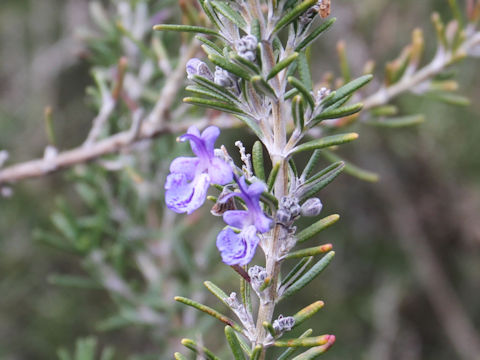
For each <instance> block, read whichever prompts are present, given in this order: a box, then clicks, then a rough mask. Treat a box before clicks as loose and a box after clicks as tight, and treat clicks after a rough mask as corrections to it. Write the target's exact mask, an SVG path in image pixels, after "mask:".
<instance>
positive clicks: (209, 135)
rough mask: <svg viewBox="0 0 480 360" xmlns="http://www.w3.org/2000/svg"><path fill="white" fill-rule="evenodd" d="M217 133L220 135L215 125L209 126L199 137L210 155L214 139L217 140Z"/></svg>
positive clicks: (211, 154)
mask: <svg viewBox="0 0 480 360" xmlns="http://www.w3.org/2000/svg"><path fill="white" fill-rule="evenodd" d="M219 135H220V129H219V128H218V127H216V126H209V127H207V128H206V129H205V130H203V132H202V136H201V138H202V140H203V142H204V144H205V148H206V149H207V152H208V154H209V155H210V156H213V149H214V147H215V141H217V138H218V136H219Z"/></svg>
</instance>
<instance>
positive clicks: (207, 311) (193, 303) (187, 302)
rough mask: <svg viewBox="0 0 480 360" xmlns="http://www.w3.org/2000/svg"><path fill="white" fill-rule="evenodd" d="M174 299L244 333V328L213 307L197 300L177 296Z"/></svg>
mask: <svg viewBox="0 0 480 360" xmlns="http://www.w3.org/2000/svg"><path fill="white" fill-rule="evenodd" d="M174 299H175V301H178V302H181V303H183V304H185V305H188V306H191V307H194V308H195V309H197V310H200V311H202V312H204V313H205V314H208V315H210V316H212V317H214V318H215V319H218V320H220V321H221V322H223V323H224V324H226V325H229V326H231V327H232V328H233V329H235V330H236V331H238V332H242V328H241V327H240V326H239V325H238V324H237V323H235V322H234V321H233V320H232V319H230V318H228V317H227V316H225V315H223V314H221V313H219V312H218V311H217V310H214V309H212V308H211V307H208V306H206V305H203V304H200V303H198V302H196V301H195V300H191V299H188V298H185V297H182V296H176V297H175V298H174Z"/></svg>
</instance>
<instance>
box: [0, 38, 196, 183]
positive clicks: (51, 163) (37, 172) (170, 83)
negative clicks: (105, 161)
mask: <svg viewBox="0 0 480 360" xmlns="http://www.w3.org/2000/svg"><path fill="white" fill-rule="evenodd" d="M198 48H199V44H198V42H196V41H194V42H192V43H191V44H190V45H189V46H188V47H186V48H184V49H183V52H182V54H181V57H180V59H179V62H178V65H177V68H176V69H175V71H174V72H173V73H172V74H171V75H170V76H169V77H168V79H167V82H166V83H165V86H164V87H163V89H162V92H161V94H160V95H159V97H158V99H159V100H158V102H157V104H156V106H155V107H154V109H153V111H152V112H151V113H150V114H149V115H148V116H146V117H145V118H144V119H139V121H133V124H132V127H131V129H129V130H127V131H123V132H120V133H117V134H114V135H111V136H109V137H107V138H105V139H102V140H98V141H94V142H91V143H88V144H85V145H82V146H79V147H76V148H74V149H71V150H67V151H63V152H60V153H59V154H57V155H56V156H55V157H53V158H48V159H47V158H42V159H35V160H30V161H26V162H22V163H19V164H15V165H12V166H8V167H5V168H3V169H1V170H0V184H5V183H12V182H16V181H19V180H23V179H27V178H34V177H40V176H44V175H47V174H49V173H52V172H55V171H59V170H61V169H64V168H68V167H71V166H73V165H76V164H80V163H84V162H87V161H90V160H93V159H96V158H98V157H100V156H103V155H106V154H111V153H115V152H118V151H120V150H123V149H127V148H129V147H131V146H132V145H133V144H135V143H136V142H139V141H143V140H147V139H153V138H155V137H158V136H160V135H163V134H170V133H178V132H182V131H185V130H186V129H187V128H188V127H189V126H190V125H192V123H191V122H181V123H171V122H169V109H170V108H171V107H172V105H173V103H174V101H175V100H176V96H177V93H178V91H179V90H180V89H181V88H182V87H183V84H184V78H185V65H186V63H187V61H188V60H189V59H190V58H192V57H193V56H194V54H195V53H196V52H197V51H198ZM134 117H135V115H134ZM142 120H144V121H142ZM140 121H141V122H140ZM203 122H205V120H203ZM196 123H197V124H198V122H196ZM200 123H201V121H200ZM199 126H200V125H199Z"/></svg>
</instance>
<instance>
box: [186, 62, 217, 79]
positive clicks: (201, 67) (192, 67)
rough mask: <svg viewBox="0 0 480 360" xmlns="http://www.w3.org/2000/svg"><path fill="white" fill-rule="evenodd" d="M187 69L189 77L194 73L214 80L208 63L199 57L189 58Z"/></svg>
mask: <svg viewBox="0 0 480 360" xmlns="http://www.w3.org/2000/svg"><path fill="white" fill-rule="evenodd" d="M186 70H187V74H188V77H191V76H193V75H198V76H201V77H204V78H206V79H208V80H210V81H213V75H212V72H211V71H210V69H209V67H208V66H207V64H205V63H204V62H203V61H201V60H199V59H197V58H193V59H190V60H188V62H187V66H186Z"/></svg>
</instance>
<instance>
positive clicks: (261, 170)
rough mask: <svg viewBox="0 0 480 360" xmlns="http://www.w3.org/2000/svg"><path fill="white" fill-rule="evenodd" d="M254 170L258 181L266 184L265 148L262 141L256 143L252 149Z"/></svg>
mask: <svg viewBox="0 0 480 360" xmlns="http://www.w3.org/2000/svg"><path fill="white" fill-rule="evenodd" d="M252 163H253V170H254V171H255V176H256V177H257V179H259V180H262V181H263V182H265V180H266V177H265V162H264V160H263V146H262V142H261V141H258V140H257V141H256V142H255V144H253V148H252Z"/></svg>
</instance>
